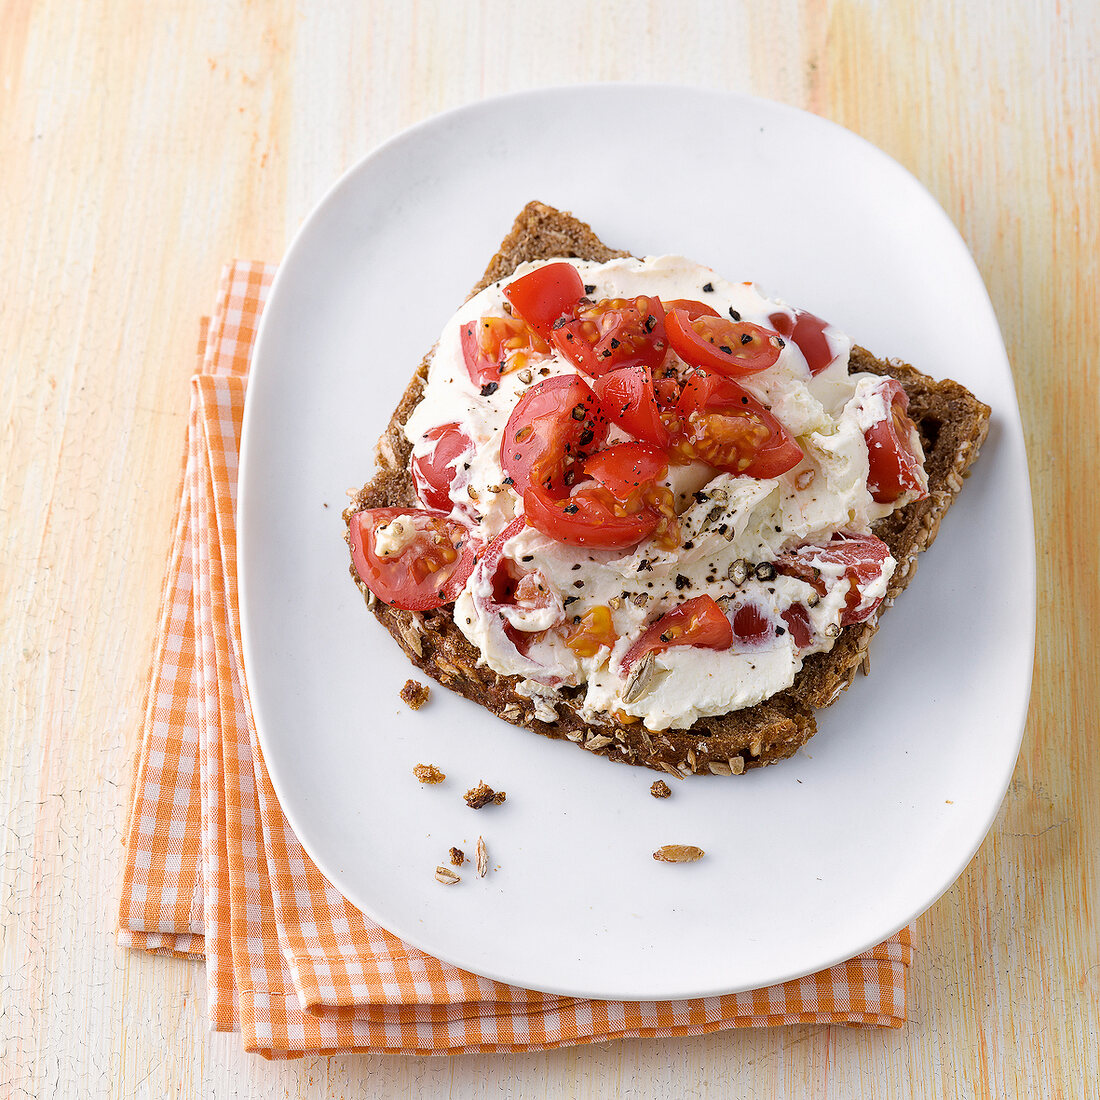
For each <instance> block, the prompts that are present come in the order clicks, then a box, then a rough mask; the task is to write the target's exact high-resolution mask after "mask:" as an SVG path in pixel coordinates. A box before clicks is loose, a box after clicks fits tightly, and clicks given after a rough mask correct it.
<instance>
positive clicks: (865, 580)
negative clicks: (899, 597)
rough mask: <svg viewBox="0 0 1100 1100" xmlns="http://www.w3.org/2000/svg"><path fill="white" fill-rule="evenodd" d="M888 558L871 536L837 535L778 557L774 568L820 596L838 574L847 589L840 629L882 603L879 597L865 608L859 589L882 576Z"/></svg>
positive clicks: (886, 549)
mask: <svg viewBox="0 0 1100 1100" xmlns="http://www.w3.org/2000/svg"><path fill="white" fill-rule="evenodd" d="M889 556H890V548H889V547H888V546H887V545H886V543H884V542H883V541H882V540H881V539H878V538H875V536H874V535H842V534H837V535H834V536H833V538H832V540H831V541H830V542H827V543H825V544H824V545H823V546H821V545H814V544H808V545H806V546H799V547H798V548H797V549H795V550H788V551H786V552H785V553H783V554H780V555H779V557H778V558H777V559H776V562H775V568H776V572H778V573H783V574H784V575H785V576H788V577H797V578H798V579H799V580H802V581H806V582H807V583H808V584H810V585H812V586H813V588H814V590H815V591H816V592H817V593H818V594H819V595H821V596H824V595H825V594H826V592H827V590H828V584H827V579H828V578H829V575H830V574H831V573H837V572H838V571H839V577H840V583H843V584H846V585H847V586H848V591H847V593H846V595H845V597H844V611H843V612H842V614H841V617H840V625H841V626H842V627H843V626H852V625H853V624H854V623H861V622H863V621H864V620H865V619H869V618H870V617H871V613H872V612H873V611H874V610H875V608H876V607H878V605H879V604H880V603H881V602H882V597H881V596H880V597H878V598H877V599H875V600H872V601H870V602H866V605H865V599H864V595H863V590H864V589H865V588H866V587H867V585H869V584H870V583H872V582H873V581H876V580H877V579H878V578H879V577H880V576H881V575H882V571H883V567H884V565H885V562H886V559H887V558H888V557H889ZM796 641H797V639H796Z"/></svg>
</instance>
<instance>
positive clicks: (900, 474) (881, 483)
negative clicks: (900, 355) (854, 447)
mask: <svg viewBox="0 0 1100 1100" xmlns="http://www.w3.org/2000/svg"><path fill="white" fill-rule="evenodd" d="M882 391H883V393H882V396H883V400H884V401H885V402H886V404H887V413H886V418H885V419H884V420H880V421H879V422H878V423H877V424H872V425H871V427H869V428H868V429H867V431H865V432H864V433H863V437H864V439H866V441H867V461H868V463H869V466H870V470H869V473H868V476H867V488H868V489H869V490H870V492H871V497H872V499H873V500H875V501H876V502H877V503H878V504H893V503H894V501H895V500H897V499H898V498H899V497H900V496H901V495H902V494H903V493H906V492H909V491H910V490H915V491H916V492H917V493H918V496H917V499H918V500H923V499H924V498H925V497H926V496H928V488H927V485H926V484H925V483H924V481H923V479H922V477H921V462H920V459H919V458H918V457H917V453H916V449H915V448H914V446H913V443H912V436H913V435H914V434H915V433H916V430H917V429H916V425H915V424H914V423H913V421H912V420H910V419H909V414H908V411H907V410H908V408H909V395H908V394H907V393H906V392H905V390H904V388H903V387H902V385H901V383H900V382H898V381H897V380H896V379H894V378H884V379H883V386H882Z"/></svg>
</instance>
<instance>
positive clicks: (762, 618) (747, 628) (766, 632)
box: [733, 603, 772, 645]
mask: <svg viewBox="0 0 1100 1100" xmlns="http://www.w3.org/2000/svg"><path fill="white" fill-rule="evenodd" d="M733 636H734V638H736V639H737V641H739V642H741V643H743V644H746V645H758V644H759V643H760V642H763V641H766V640H767V639H768V638H770V637H771V636H772V622H771V620H770V619H769V618H768V617H767V615H765V614H764V612H763V611H761V610H760V608H759V607H757V606H756V604H754V603H743V604H741V605H740V607H738V608H737V610H736V611H734V613H733Z"/></svg>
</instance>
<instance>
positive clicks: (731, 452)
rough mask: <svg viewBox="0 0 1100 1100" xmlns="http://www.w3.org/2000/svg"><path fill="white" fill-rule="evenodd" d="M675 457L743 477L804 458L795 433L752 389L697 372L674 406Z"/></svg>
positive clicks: (774, 471) (773, 472)
mask: <svg viewBox="0 0 1100 1100" xmlns="http://www.w3.org/2000/svg"><path fill="white" fill-rule="evenodd" d="M676 417H677V420H678V422H679V429H678V431H677V432H676V433H675V434H674V437H673V440H672V446H671V452H670V453H671V455H672V457H673V460H674V461H678V462H682V463H685V464H686V463H688V462H694V461H702V462H707V463H709V464H710V465H711V466H714V467H715V468H716V469H719V470H727V471H729V472H730V473H733V474H738V475H740V476H742V477H758V478H768V477H779V475H780V474H785V473H786V472H787V471H788V470H790V469H793V468H794V467H795V466H797V465H798V464H799V462H801V461H802V457H803V454H802V448H801V447H800V446H799V445H798V443H797V442H796V441H795V439H794V436H792V435H791V433H790V432H789V431H787V429H786V428H785V427H784V426H783V425H782V424H781V423H780V422H779V421H778V420H777V419H776V418H775V417H774V416H772V414H771V413H770V412H768V410H767V409H765V408H764V406H763V405H761V404H760V402H759V401H757V400H756V398H754V397H753V396H752V395H751V394H749V393H748V392H746V391H745V390H744V389H742V388H741V387H740V386H739V385H738V384H737V383H736V382H734V381H733V380H732V379H729V378H722V377H720V376H719V375H714V374H707V373H703V372H696V373H694V374H692V375H691V377H689V378H688V380H687V382H685V383H684V388H683V392H682V393H681V395H680V401H679V404H678V405H677V407H676Z"/></svg>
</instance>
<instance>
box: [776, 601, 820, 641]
mask: <svg viewBox="0 0 1100 1100" xmlns="http://www.w3.org/2000/svg"><path fill="white" fill-rule="evenodd" d="M780 618H781V619H782V620H783V622H784V623H786V625H787V629H788V630H789V631H790V634H791V640H792V641H793V642H794V647H795V649H800V650H801V649H809V647H810V643H811V642H812V641H813V637H814V631H813V627H812V626H811V625H810V613H809V611H807V610H806V607H805V605H804V604H800V603H792V604H791V606H790V607H788V608H787V610H786V611H784V612H783V613H782V614H781V615H780Z"/></svg>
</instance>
